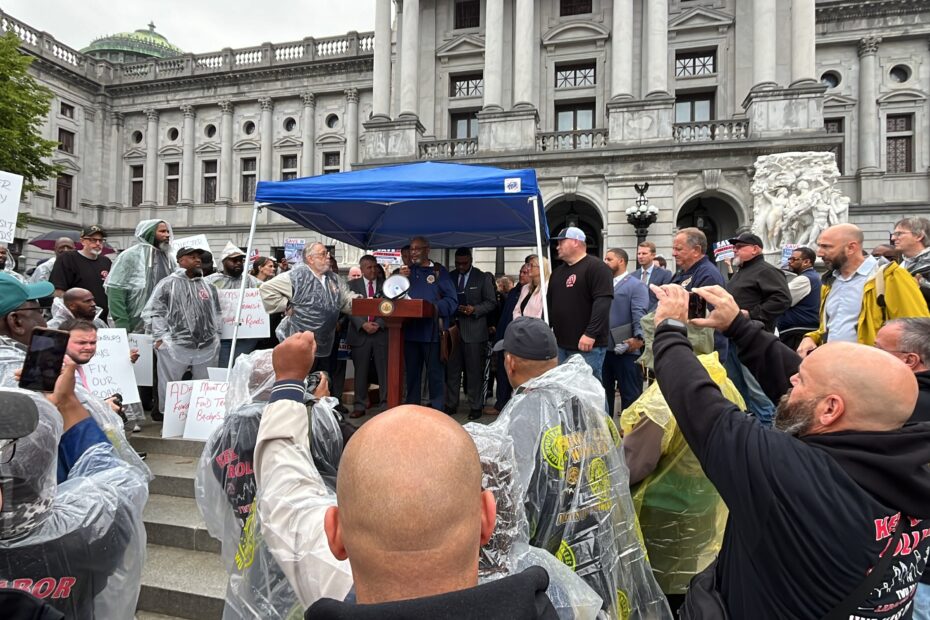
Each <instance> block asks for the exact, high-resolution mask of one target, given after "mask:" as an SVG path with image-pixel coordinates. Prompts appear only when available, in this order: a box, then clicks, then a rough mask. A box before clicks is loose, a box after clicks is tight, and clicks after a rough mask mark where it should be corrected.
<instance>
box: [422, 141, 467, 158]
mask: <svg viewBox="0 0 930 620" xmlns="http://www.w3.org/2000/svg"><path fill="white" fill-rule="evenodd" d="M477 152H478V138H464V139H461V140H429V141H421V142H420V144H419V158H420V159H455V158H457V157H467V156H469V155H475V154H476V153H477Z"/></svg>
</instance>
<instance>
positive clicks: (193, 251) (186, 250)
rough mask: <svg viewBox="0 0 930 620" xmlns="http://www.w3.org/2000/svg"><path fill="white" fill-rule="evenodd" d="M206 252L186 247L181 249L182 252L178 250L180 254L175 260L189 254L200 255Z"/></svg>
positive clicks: (201, 249)
mask: <svg viewBox="0 0 930 620" xmlns="http://www.w3.org/2000/svg"><path fill="white" fill-rule="evenodd" d="M205 252H206V250H204V249H203V248H194V247H191V246H185V247H183V248H181V249H180V250H178V253H177V255H176V256H175V258H176V259H180V258H181V257H182V256H187V255H188V254H198V253H199V254H204V253H205Z"/></svg>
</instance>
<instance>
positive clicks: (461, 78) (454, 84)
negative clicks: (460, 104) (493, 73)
mask: <svg viewBox="0 0 930 620" xmlns="http://www.w3.org/2000/svg"><path fill="white" fill-rule="evenodd" d="M449 86H450V91H451V92H450V93H449V96H450V97H481V96H482V95H483V94H484V79H483V76H482V74H480V73H471V74H469V75H453V76H452V78H451V79H450V80H449Z"/></svg>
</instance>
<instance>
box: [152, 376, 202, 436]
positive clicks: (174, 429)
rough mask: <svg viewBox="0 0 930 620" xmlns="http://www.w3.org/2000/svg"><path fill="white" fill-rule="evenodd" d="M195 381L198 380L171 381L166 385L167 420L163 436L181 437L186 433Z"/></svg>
mask: <svg viewBox="0 0 930 620" xmlns="http://www.w3.org/2000/svg"><path fill="white" fill-rule="evenodd" d="M194 383H196V382H195V381H171V382H169V383H168V385H167V386H166V387H165V421H164V422H163V423H162V427H161V436H162V437H165V438H167V437H180V436H181V435H183V434H184V427H185V426H186V425H187V412H188V409H189V408H190V402H191V392H192V391H193V387H194V385H193V384H194Z"/></svg>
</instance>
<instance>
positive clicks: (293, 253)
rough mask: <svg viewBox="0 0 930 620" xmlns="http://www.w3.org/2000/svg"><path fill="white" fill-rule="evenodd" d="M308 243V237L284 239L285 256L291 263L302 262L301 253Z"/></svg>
mask: <svg viewBox="0 0 930 620" xmlns="http://www.w3.org/2000/svg"><path fill="white" fill-rule="evenodd" d="M305 245H307V240H306V239H285V240H284V258H286V259H287V262H289V263H300V262H303V257H302V256H301V254H302V253H303V251H304V246H305Z"/></svg>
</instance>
